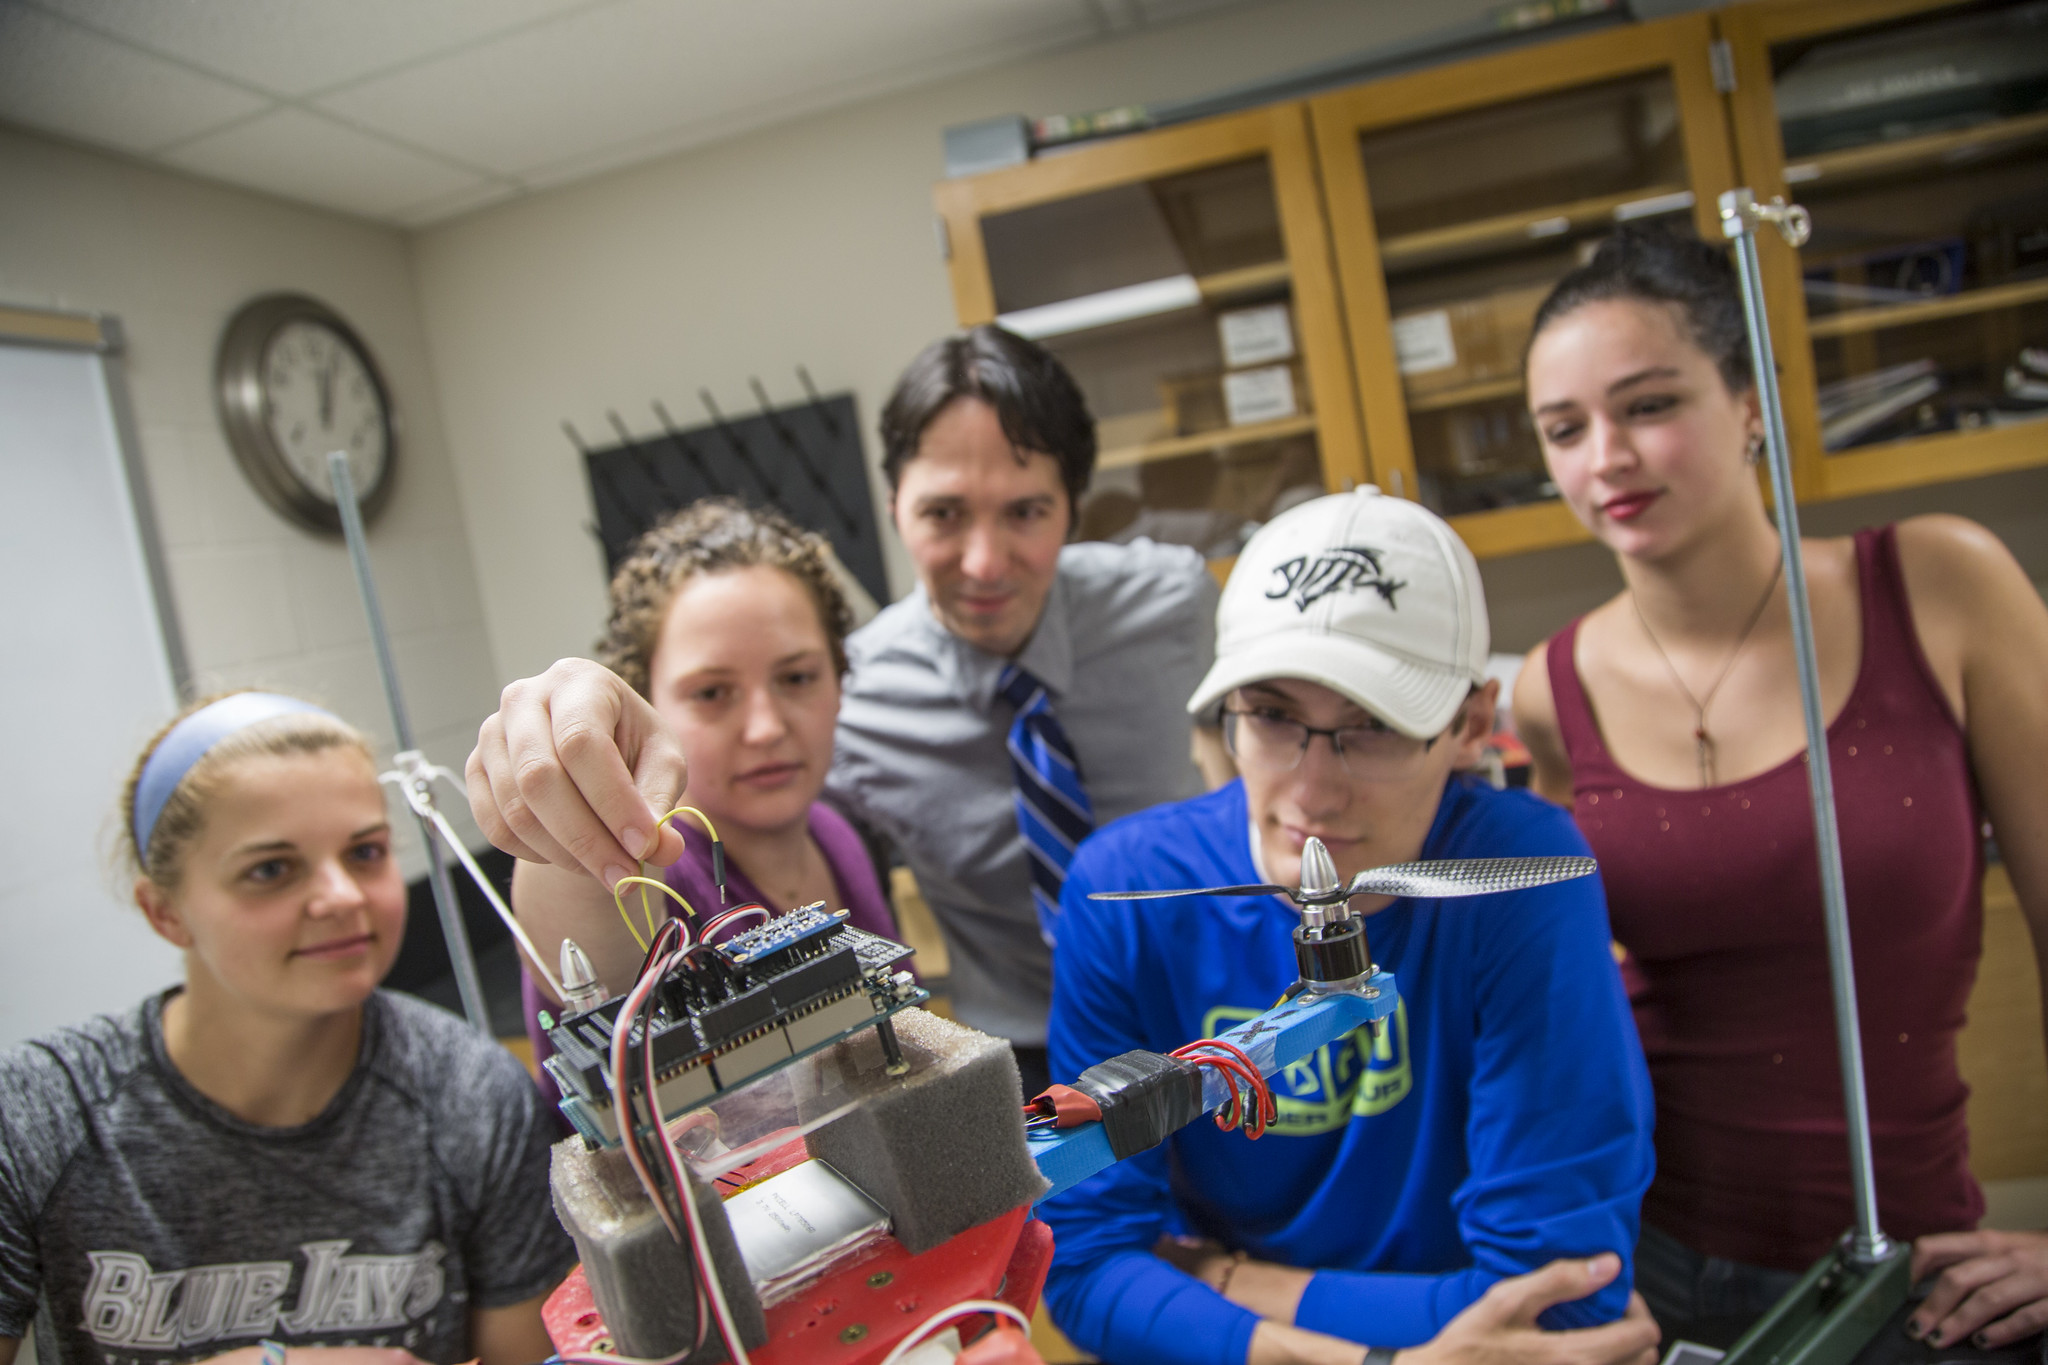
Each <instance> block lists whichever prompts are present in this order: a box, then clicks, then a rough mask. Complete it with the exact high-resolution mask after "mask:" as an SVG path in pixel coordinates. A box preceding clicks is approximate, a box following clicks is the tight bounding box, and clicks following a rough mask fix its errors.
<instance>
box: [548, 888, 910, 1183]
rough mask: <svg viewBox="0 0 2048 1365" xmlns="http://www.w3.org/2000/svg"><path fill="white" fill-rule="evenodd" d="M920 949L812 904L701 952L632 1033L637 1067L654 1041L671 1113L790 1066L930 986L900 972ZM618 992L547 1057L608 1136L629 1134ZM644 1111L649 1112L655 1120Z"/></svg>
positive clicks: (579, 1112)
mask: <svg viewBox="0 0 2048 1365" xmlns="http://www.w3.org/2000/svg"><path fill="white" fill-rule="evenodd" d="M911 952H912V950H911V949H910V948H908V947H905V946H904V945H903V944H901V943H897V942H895V941H894V940H892V939H886V938H883V937H881V936H880V935H878V934H871V933H869V932H867V931H866V930H864V929H857V928H855V927H854V926H852V925H850V924H848V923H846V917H845V912H844V911H840V912H838V913H837V914H832V913H828V912H826V911H825V910H824V909H823V908H822V907H821V906H805V907H803V908H801V909H798V910H792V911H790V912H789V913H787V914H784V915H778V916H776V917H775V918H773V919H771V920H769V921H768V922H767V923H765V924H761V925H757V926H756V927H754V928H752V929H749V930H747V931H746V932H745V933H742V934H736V935H734V936H733V937H732V938H731V939H729V940H727V941H726V942H724V943H721V944H718V945H716V946H712V947H706V948H702V949H699V950H696V951H694V952H692V953H691V954H690V956H689V958H688V959H687V960H685V961H684V962H683V963H682V964H680V965H679V966H677V967H675V968H673V969H672V970H671V971H670V972H669V973H668V975H667V976H666V977H664V978H663V980H662V981H661V983H660V984H659V985H658V986H656V987H655V988H654V992H653V996H652V999H651V1001H650V1003H649V1005H648V1006H647V1007H646V1009H645V1010H644V1011H643V1015H642V1019H641V1022H640V1025H639V1026H638V1027H636V1028H635V1030H634V1034H633V1037H632V1038H631V1040H630V1042H629V1052H630V1061H629V1065H631V1066H633V1067H634V1068H636V1070H637V1068H639V1067H640V1066H641V1065H642V1062H641V1056H642V1053H641V1049H642V1048H647V1049H651V1050H652V1055H653V1059H654V1078H655V1093H656V1096H657V1101H658V1104H659V1107H660V1109H661V1114H662V1117H663V1118H664V1119H673V1118H675V1117H676V1116H677V1115H680V1114H683V1113H686V1112H688V1111H689V1110H691V1109H695V1108H697V1107H698V1106H700V1105H703V1104H706V1103H708V1102H709V1101H711V1100H712V1099H713V1098H715V1097H716V1096H718V1095H720V1094H722V1093H724V1092H726V1091H729V1090H732V1089H734V1088H735V1087H738V1086H740V1085H744V1084H747V1083H749V1082H751V1081H753V1080H755V1079H757V1078H759V1077H761V1076H764V1075H766V1074H768V1073H770V1072H773V1071H776V1070H779V1069H780V1068H782V1067H783V1066H786V1065H788V1064H789V1063H790V1062H793V1061H795V1060H796V1059H797V1058H799V1057H806V1056H809V1055H810V1054H811V1053H813V1052H816V1051H818V1050H819V1049H820V1048H824V1047H828V1046H830V1045H831V1044H833V1043H836V1042H838V1041H840V1040H841V1039H843V1038H848V1037H851V1036H852V1035H854V1034H856V1033H858V1032H860V1031H861V1030H862V1029H865V1028H873V1027H875V1026H876V1025H877V1024H880V1023H882V1022H883V1021H885V1020H887V1019H888V1018H889V1017H890V1016H891V1015H893V1014H895V1013H896V1011H898V1010H900V1009H905V1008H908V1007H909V1006H911V1005H918V1004H922V1003H924V1002H925V1001H926V1000H928V999H930V995H929V994H928V993H927V992H925V991H924V990H922V989H920V988H919V987H918V986H917V985H916V984H915V983H913V982H911V981H910V980H909V977H908V974H907V973H905V974H899V973H898V972H897V970H896V969H897V967H898V965H899V964H900V963H902V962H903V961H904V960H905V959H906V958H908V957H910V955H911ZM624 1003H625V997H624V996H614V997H612V998H611V999H609V1000H607V1001H605V1002H604V1003H603V1004H601V1005H598V1006H596V1007H595V1008H593V1009H591V1010H588V1011H586V1012H584V1013H581V1014H573V1015H569V1016H567V1017H566V1018H564V1019H562V1020H561V1021H560V1022H559V1023H558V1024H556V1025H555V1027H553V1028H551V1029H549V1030H548V1041H549V1042H551V1043H552V1044H554V1048H555V1055H554V1056H552V1057H550V1058H549V1059H548V1060H547V1063H546V1066H547V1069H548V1072H549V1074H550V1075H552V1076H553V1077H554V1078H555V1083H556V1085H557V1086H558V1087H559V1088H560V1090H561V1093H562V1112H563V1114H564V1115H566V1116H567V1117H568V1119H569V1121H570V1122H571V1123H572V1124H574V1125H575V1127H576V1129H577V1131H578V1132H579V1133H581V1134H582V1135H583V1137H584V1138H585V1139H586V1140H587V1141H589V1142H591V1143H592V1144H594V1145H597V1146H605V1147H613V1146H617V1145H618V1142H619V1121H618V1115H617V1112H616V1106H615V1104H614V1102H613V1096H612V1091H611V1084H610V1070H611V1047H612V1034H613V1030H614V1026H615V1024H616V1021H617V1019H618V1014H619V1009H620V1007H621V1006H622V1005H623V1004H624ZM645 1117H646V1116H645V1115H644V1113H643V1114H641V1115H640V1118H641V1120H642V1121H643V1122H644V1121H645Z"/></svg>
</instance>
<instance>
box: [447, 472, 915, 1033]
mask: <svg viewBox="0 0 2048 1365" xmlns="http://www.w3.org/2000/svg"><path fill="white" fill-rule="evenodd" d="M829 555H830V551H829V550H828V549H827V548H826V546H825V542H824V540H823V539H822V538H821V537H819V536H816V535H813V534H811V533H810V532H807V531H803V530H800V529H798V528H797V527H796V526H795V525H793V524H791V523H790V522H789V521H788V520H787V519H786V518H784V517H783V516H781V515H780V514H779V513H776V512H773V511H770V510H767V509H764V508H754V507H745V506H742V505H741V504H739V503H738V502H735V501H733V500H732V499H730V498H708V499H705V500H703V501H700V502H696V503H693V504H691V505H690V506H689V507H686V508H684V509H683V510H682V511H680V512H678V513H676V514H675V515H674V516H672V517H670V518H669V519H668V520H667V521H665V522H663V523H662V524H661V525H660V526H657V527H655V528H654V529H653V530H651V531H649V532H648V533H647V534H646V535H644V536H642V537H641V538H640V541H639V543H638V544H636V545H635V546H634V548H633V552H632V553H631V554H630V555H628V556H627V558H626V560H625V561H624V562H623V563H622V564H620V565H619V569H618V572H617V573H616V574H615V575H614V576H613V578H612V585H611V602H612V606H611V617H610V619H609V621H608V622H607V623H606V626H605V632H604V635H603V637H602V638H601V639H600V640H599V641H598V645H597V659H598V661H599V662H600V663H602V664H603V665H604V666H605V667H606V668H608V669H610V670H611V671H612V672H613V673H615V674H617V675H618V677H619V678H621V679H623V680H624V681H625V682H626V684H627V685H628V686H630V687H631V688H632V689H633V690H634V691H635V692H637V693H639V694H640V695H641V696H642V697H645V698H646V699H647V700H648V701H649V702H650V703H651V704H652V705H653V708H654V711H655V713H656V714H657V715H658V716H659V717H660V718H661V720H662V721H664V722H666V726H667V729H668V731H669V733H670V735H672V736H673V741H674V743H675V744H676V745H677V746H679V747H680V748H681V750H682V758H683V761H684V763H685V764H686V765H687V766H688V770H689V794H688V796H687V797H685V798H683V799H686V800H688V801H689V802H690V804H691V805H693V806H696V807H698V808H699V809H701V810H702V811H703V812H704V813H705V814H706V815H708V816H709V817H710V818H711V821H712V823H713V824H714V825H716V826H717V828H718V834H719V837H720V839H721V841H722V842H723V843H724V845H725V871H726V882H727V885H726V893H727V894H726V899H725V901H724V902H721V900H720V897H719V891H718V887H717V885H716V883H715V881H714V879H713V876H712V866H711V845H710V841H709V839H707V838H706V837H705V835H704V832H703V830H702V829H701V828H700V827H699V826H697V825H696V824H695V822H693V821H691V820H690V819H689V817H687V816H678V817H677V818H676V820H675V822H674V823H675V826H676V828H677V830H678V831H679V832H680V833H681V834H682V836H683V839H682V854H681V856H680V857H679V858H677V859H675V860H674V861H672V862H670V863H668V865H667V867H666V870H665V871H664V872H663V874H662V876H663V878H664V879H665V880H666V881H667V883H668V884H669V885H670V886H671V887H673V888H675V890H676V891H677V893H678V894H680V895H681V896H682V897H683V899H684V900H686V901H688V902H689V903H690V905H691V906H692V907H693V908H694V909H695V910H696V911H697V913H698V915H699V917H700V918H699V923H700V924H701V923H702V922H703V919H704V918H708V917H709V916H710V915H712V914H715V913H716V912H717V911H718V910H720V909H721V908H724V906H725V905H745V904H748V903H750V902H757V903H759V904H761V905H763V906H766V907H767V908H768V909H770V910H771V911H775V912H778V913H779V912H781V911H786V910H791V909H794V908H795V907H797V906H800V905H808V904H810V903H812V902H813V901H824V902H825V903H826V904H827V905H829V906H830V907H831V908H833V909H835V910H836V909H841V908H844V909H845V910H847V911H848V912H850V922H851V923H852V924H854V925H856V926H858V927H860V928H863V929H870V930H873V931H874V932H876V933H879V934H887V935H891V936H893V935H894V934H895V932H896V927H895V921H894V920H893V918H892V917H891V916H890V913H889V908H888V903H887V902H886V901H885V900H884V899H883V897H882V889H881V886H880V884H879V883H878V881H877V880H876V877H875V869H874V865H873V864H872V863H871V862H870V861H869V859H868V855H867V850H866V848H865V847H864V846H863V845H862V843H861V840H860V836H859V835H858V834H857V833H855V831H854V828H853V826H852V825H851V824H849V823H848V822H847V820H846V818H845V817H844V816H842V815H840V814H839V813H838V812H837V811H835V810H833V809H832V808H831V807H830V806H827V805H825V804H824V803H822V802H821V801H819V800H818V793H819V791H820V790H821V789H822V788H823V787H824V785H825V775H826V773H827V771H828V770H829V769H830V767H831V763H832V733H833V726H834V723H835V722H836V721H837V719H838V715H839V680H840V677H841V675H842V674H843V673H844V672H845V671H846V633H847V631H848V629H849V628H850V627H851V625H852V618H851V615H850V613H849V612H848V610H847V606H846V600H845V598H844V596H843V595H842V594H841V592H840V588H839V584H838V581H837V578H836V577H835V575H834V572H833V567H832V563H831V560H830V558H829ZM571 666H574V667H576V668H581V669H583V670H588V672H590V673H596V672H597V671H598V670H596V669H595V668H593V667H592V665H590V664H589V663H588V662H586V661H583V660H566V661H564V662H563V663H561V664H557V665H556V666H555V670H550V672H549V673H548V674H543V675H542V676H541V677H540V678H536V679H530V680H527V681H524V682H517V683H514V684H512V686H511V687H510V688H508V689H506V691H507V698H508V700H510V697H511V693H513V692H514V691H516V690H517V689H520V688H526V687H537V686H542V685H544V684H547V683H548V682H550V681H551V680H552V679H553V675H554V673H555V671H556V670H562V669H565V668H570V667H571ZM614 685H616V684H614ZM569 686H571V687H572V688H573V687H574V686H575V683H574V682H571V683H570V684H569ZM558 696H559V694H558ZM511 710H512V708H509V707H508V708H507V712H506V713H507V714H510V713H511ZM552 710H553V714H555V715H562V716H566V715H570V714H572V713H573V709H572V708H571V707H569V706H565V705H562V704H561V702H560V701H559V699H558V701H557V704H556V705H555V706H554V707H553V708H552ZM494 734H495V735H496V738H497V741H498V743H499V744H501V745H502V744H503V743H504V742H505V736H504V733H503V731H502V730H498V731H493V729H492V727H490V726H486V727H485V730H484V734H483V736H482V738H481V739H480V741H479V742H480V744H483V743H489V742H490V741H491V739H492V737H493V735H494ZM593 738H595V736H593ZM657 742H661V743H666V742H667V739H666V737H663V738H662V739H660V740H658V741H657ZM474 772H475V765H474V764H472V774H474ZM472 780H474V778H473V779H472ZM662 795H665V796H668V797H674V796H676V793H673V792H669V793H663V794H662ZM669 804H673V802H669V803H667V804H664V805H662V806H661V807H660V808H661V809H664V810H666V809H668V805H669ZM500 808H501V809H503V810H504V811H505V812H506V818H507V820H508V822H509V823H511V824H512V826H513V827H514V829H516V830H518V831H519V833H520V837H521V838H522V839H524V840H526V841H527V842H528V843H529V844H534V845H535V846H536V848H538V847H539V845H538V844H537V843H536V841H538V840H544V839H547V838H548V836H547V835H546V834H544V833H541V832H538V831H537V830H528V829H523V828H521V827H520V824H519V820H518V811H519V810H520V809H521V808H522V806H521V803H518V802H517V801H516V800H515V801H513V802H506V803H501V806H500ZM607 837H609V836H607ZM674 847H675V844H674V840H673V837H672V836H668V837H657V838H656V839H655V840H653V842H652V846H651V847H650V848H649V852H650V853H652V852H655V850H656V849H666V850H673V848H674ZM561 862H562V863H563V864H566V865H567V866H562V865H557V864H556V863H537V862H528V861H524V860H522V861H521V862H520V863H519V865H518V867H517V869H516V870H515V871H514V873H513V878H512V905H513V909H514V911H515V913H517V914H518V916H519V920H520V922H521V923H522V924H523V925H525V926H526V929H527V932H528V933H530V934H531V935H532V936H533V940H534V943H535V944H536V945H537V946H538V947H539V948H540V950H541V951H542V952H543V953H547V954H550V955H552V954H554V953H556V952H557V951H559V945H560V943H561V941H562V940H563V939H564V938H573V939H575V940H576V942H577V944H578V945H580V946H581V947H582V949H583V950H584V952H585V953H587V954H588V955H589V957H590V961H591V964H592V966H593V967H594V968H595V969H596V971H597V976H598V979H599V980H600V981H602V982H604V983H605V986H606V987H607V988H608V989H609V990H612V991H621V990H624V989H625V988H626V987H627V986H628V985H630V984H631V982H632V980H633V975H634V973H635V972H636V971H637V970H638V968H639V965H640V959H641V956H642V947H641V945H640V944H638V943H636V942H635V939H634V935H633V932H632V930H631V929H630V928H629V927H628V925H627V924H626V923H625V922H623V921H622V920H621V919H620V917H619V912H618V908H617V906H616V904H615V903H614V901H613V899H612V893H611V891H610V890H608V889H607V886H608V885H610V884H613V883H616V881H617V880H618V878H619V877H622V876H625V875H627V874H628V872H629V871H630V870H631V869H628V868H617V869H612V870H610V872H609V875H607V876H606V878H605V881H604V883H599V882H598V881H597V880H595V879H594V878H591V877H589V876H586V875H584V874H582V873H580V872H574V871H570V870H568V867H573V866H574V865H575V860H574V859H573V858H569V857H565V858H563V859H561ZM658 899H659V902H660V904H661V906H662V907H663V908H664V909H665V910H673V909H674V908H675V906H674V903H673V902H672V901H670V900H668V899H667V898H666V897H660V898H658ZM631 909H632V910H633V912H634V913H635V914H636V915H637V914H639V913H640V906H639V905H638V903H637V899H636V900H635V902H634V903H633V904H632V906H631ZM736 927H744V926H736ZM542 990H544V988H543V987H540V986H538V985H537V984H536V983H534V982H532V981H531V980H530V979H529V981H528V982H527V985H526V991H527V1019H528V1029H529V1032H530V1033H532V1035H533V1036H534V1038H535V1045H536V1047H537V1048H539V1049H541V1051H542V1054H543V1055H545V1051H546V1049H545V1046H544V1044H545V1039H544V1037H543V1036H542V1035H541V1033H540V1031H539V1028H538V1025H537V1023H536V1022H535V1014H536V1012H537V1011H538V1010H539V1009H540V1008H541V1007H542V1006H543V1005H545V1004H547V1003H551V1002H547V1001H545V1000H544V999H543V997H542V995H541V991H542Z"/></svg>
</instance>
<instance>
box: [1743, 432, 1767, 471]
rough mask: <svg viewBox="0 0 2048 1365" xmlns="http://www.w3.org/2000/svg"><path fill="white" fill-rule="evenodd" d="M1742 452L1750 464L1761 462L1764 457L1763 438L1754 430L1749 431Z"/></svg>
mask: <svg viewBox="0 0 2048 1365" xmlns="http://www.w3.org/2000/svg"><path fill="white" fill-rule="evenodd" d="M1742 453H1743V456H1744V457H1745V458H1746V459H1748V461H1749V462H1750V463H1751V464H1760V463H1762V461H1763V458H1764V438H1763V437H1762V436H1761V435H1760V434H1758V433H1756V432H1751V433H1750V437H1749V444H1748V445H1747V446H1746V447H1744V449H1743V452H1742Z"/></svg>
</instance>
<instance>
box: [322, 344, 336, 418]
mask: <svg viewBox="0 0 2048 1365" xmlns="http://www.w3.org/2000/svg"><path fill="white" fill-rule="evenodd" d="M320 429H321V430H322V431H332V430H334V362H333V361H331V360H330V361H328V362H327V368H326V369H324V370H322V371H320Z"/></svg>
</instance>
